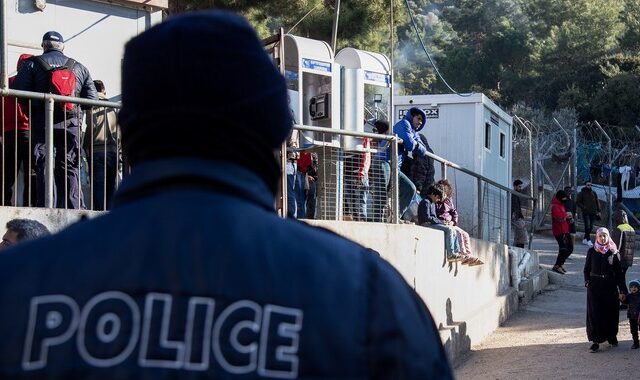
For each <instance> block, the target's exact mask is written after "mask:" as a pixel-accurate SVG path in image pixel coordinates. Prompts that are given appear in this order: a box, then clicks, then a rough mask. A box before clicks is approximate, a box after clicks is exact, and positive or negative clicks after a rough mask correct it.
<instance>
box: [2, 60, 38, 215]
mask: <svg viewBox="0 0 640 380" xmlns="http://www.w3.org/2000/svg"><path fill="white" fill-rule="evenodd" d="M31 57H32V55H31V54H22V55H20V57H19V58H18V65H17V66H18V67H17V69H18V71H20V68H21V67H22V64H23V63H24V62H25V61H26V60H27V59H29V58H31ZM15 79H16V76H15V75H14V76H12V77H11V78H9V87H11V86H12V84H13V82H14V81H15ZM3 103H4V105H3V112H4V114H3V124H4V134H3V136H2V143H3V145H4V146H3V152H4V160H3V162H4V173H3V175H4V196H3V197H4V198H3V200H4V203H3V205H4V206H11V205H13V206H16V205H17V204H16V203H17V202H12V198H13V189H15V187H14V182H15V180H16V173H17V172H18V171H19V170H20V165H22V171H23V173H24V192H23V198H22V199H23V204H24V205H25V206H29V205H30V204H29V199H30V196H29V194H30V193H32V194H34V195H35V192H30V191H29V190H30V189H32V188H33V187H34V186H35V182H32V181H29V178H30V175H31V168H30V167H29V166H30V165H29V163H30V162H31V160H30V157H31V148H30V143H29V116H28V115H27V113H25V110H23V108H22V105H20V103H18V102H17V101H16V98H14V97H13V96H5V97H4V98H3ZM27 112H29V111H28V110H27ZM31 205H35V199H34V201H33V202H32V204H31Z"/></svg>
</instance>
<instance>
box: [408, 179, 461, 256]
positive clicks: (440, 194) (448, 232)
mask: <svg viewBox="0 0 640 380" xmlns="http://www.w3.org/2000/svg"><path fill="white" fill-rule="evenodd" d="M423 195H424V199H423V200H422V201H421V202H420V204H419V205H418V225H420V226H424V227H431V228H435V229H437V230H440V231H443V232H444V248H445V251H446V253H447V260H448V261H449V262H453V261H460V260H462V259H463V258H464V257H463V256H462V255H461V254H460V244H459V241H458V239H457V237H456V232H455V229H454V228H453V227H452V226H448V225H445V224H444V221H443V220H441V219H440V218H438V215H437V213H436V203H438V202H441V201H442V199H443V198H444V189H443V188H442V186H440V185H433V186H429V188H427V191H426V193H424V194H423Z"/></svg>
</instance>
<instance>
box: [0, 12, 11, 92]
mask: <svg viewBox="0 0 640 380" xmlns="http://www.w3.org/2000/svg"><path fill="white" fill-rule="evenodd" d="M5 10H6V4H5V1H4V0H0V44H1V45H2V58H0V88H2V89H5V88H7V87H9V79H8V78H7V54H6V53H7V15H6V12H5Z"/></svg>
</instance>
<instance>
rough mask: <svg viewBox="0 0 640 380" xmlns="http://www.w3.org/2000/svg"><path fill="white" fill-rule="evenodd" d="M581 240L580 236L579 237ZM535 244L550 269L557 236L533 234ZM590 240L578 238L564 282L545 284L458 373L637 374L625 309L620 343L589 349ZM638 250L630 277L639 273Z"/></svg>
mask: <svg viewBox="0 0 640 380" xmlns="http://www.w3.org/2000/svg"><path fill="white" fill-rule="evenodd" d="M576 240H577V238H576ZM532 247H533V249H535V250H536V251H538V253H539V255H540V264H541V265H542V266H543V267H544V268H547V269H551V267H552V265H553V263H554V262H555V258H556V254H557V244H556V242H555V239H553V237H548V236H535V238H534V240H533V244H532ZM586 253H587V246H585V245H582V244H581V243H580V242H578V243H577V244H576V246H575V249H574V253H573V254H572V255H571V259H570V261H567V263H566V264H565V266H564V267H565V269H567V271H568V273H567V274H566V275H564V276H562V277H561V283H559V284H553V285H550V286H549V287H547V289H545V291H544V292H543V293H542V294H541V295H539V296H537V297H536V298H535V299H534V300H533V301H532V302H531V303H529V304H528V305H521V307H520V310H519V311H518V312H517V313H516V314H515V315H513V316H512V317H511V318H509V320H508V321H507V322H506V323H505V324H504V325H503V326H501V327H500V328H499V329H498V330H496V331H495V332H494V333H493V334H491V335H490V336H489V337H488V338H487V339H485V340H484V341H483V342H482V343H480V344H478V345H476V346H473V347H471V352H470V353H469V354H468V355H467V356H466V357H465V358H464V359H463V360H461V362H460V364H459V365H458V366H457V368H455V375H456V378H457V379H459V380H465V379H482V380H486V379H553V380H559V379H578V378H579V379H607V380H609V379H639V378H640V350H631V349H630V347H631V344H632V341H631V334H630V333H629V322H628V320H627V314H626V310H625V311H621V312H620V327H619V332H618V340H619V342H620V344H619V345H618V347H615V348H614V347H610V346H609V345H608V344H607V343H604V344H601V345H600V352H598V353H595V354H594V353H589V352H588V348H589V345H590V344H589V342H587V334H586V331H585V318H586V312H585V308H586V300H587V292H586V289H585V288H584V285H583V283H584V282H583V277H582V268H583V267H584V260H585V256H586ZM639 256H640V255H639V253H638V251H636V255H635V261H634V265H633V266H632V267H631V268H629V271H628V272H627V282H629V280H632V279H637V278H640V268H639V267H640V259H639Z"/></svg>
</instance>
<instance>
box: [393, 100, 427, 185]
mask: <svg viewBox="0 0 640 380" xmlns="http://www.w3.org/2000/svg"><path fill="white" fill-rule="evenodd" d="M426 123H427V116H426V114H425V113H424V111H423V110H421V109H420V108H418V107H411V108H410V109H409V111H407V113H405V114H404V118H402V120H400V121H398V122H397V123H396V124H395V125H394V126H393V133H395V134H396V135H398V137H400V138H401V139H402V145H401V146H400V147H399V148H400V149H399V157H398V167H399V168H400V169H404V168H405V167H406V166H405V167H403V163H404V162H405V161H406V160H407V157H408V156H409V154H412V155H415V154H416V153H417V154H418V155H419V156H420V157H425V156H426V155H427V147H426V146H425V145H424V144H423V143H422V140H421V139H420V135H419V133H418V132H420V131H421V130H422V128H424V126H425V124H426ZM409 170H410V169H409V168H408V167H406V169H405V170H402V172H403V173H405V174H406V175H407V176H408V175H410V171H409Z"/></svg>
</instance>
